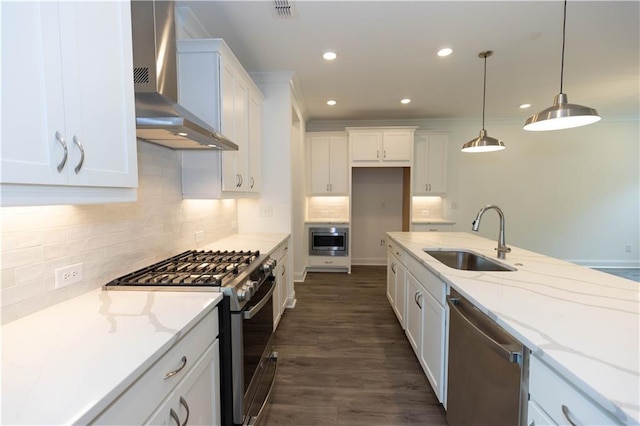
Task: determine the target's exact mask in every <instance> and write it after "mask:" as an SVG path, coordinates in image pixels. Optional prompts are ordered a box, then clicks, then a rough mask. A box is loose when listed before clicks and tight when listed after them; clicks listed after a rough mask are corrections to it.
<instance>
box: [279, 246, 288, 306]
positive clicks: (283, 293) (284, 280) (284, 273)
mask: <svg viewBox="0 0 640 426" xmlns="http://www.w3.org/2000/svg"><path fill="white" fill-rule="evenodd" d="M284 250H285V251H284V253H285V255H284V257H282V261H281V262H280V263H281V265H282V270H281V272H280V279H281V284H282V285H281V286H280V315H282V314H283V313H284V311H285V310H286V309H287V302H288V301H289V271H288V270H287V262H289V254H288V247H285V249H284Z"/></svg>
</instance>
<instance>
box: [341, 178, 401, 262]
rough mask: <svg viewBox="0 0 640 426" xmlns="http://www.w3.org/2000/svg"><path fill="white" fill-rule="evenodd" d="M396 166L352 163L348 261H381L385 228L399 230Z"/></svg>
mask: <svg viewBox="0 0 640 426" xmlns="http://www.w3.org/2000/svg"><path fill="white" fill-rule="evenodd" d="M402 175H403V170H402V168H399V167H378V168H374V167H354V168H352V180H351V195H352V202H351V206H352V207H351V234H350V238H351V264H353V265H385V264H386V263H387V246H386V244H384V243H381V240H386V238H387V235H386V234H385V233H386V232H389V231H402Z"/></svg>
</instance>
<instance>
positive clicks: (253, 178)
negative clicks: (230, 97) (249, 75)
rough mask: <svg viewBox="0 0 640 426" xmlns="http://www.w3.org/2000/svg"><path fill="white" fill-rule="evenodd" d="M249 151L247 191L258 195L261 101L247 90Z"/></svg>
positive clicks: (259, 182)
mask: <svg viewBox="0 0 640 426" xmlns="http://www.w3.org/2000/svg"><path fill="white" fill-rule="evenodd" d="M248 146H249V149H248V151H247V155H248V157H249V159H248V165H249V167H248V170H247V178H248V179H249V181H248V182H247V191H249V192H254V193H258V192H260V187H261V185H262V100H261V99H260V98H259V97H258V96H256V93H254V91H253V90H249V142H248Z"/></svg>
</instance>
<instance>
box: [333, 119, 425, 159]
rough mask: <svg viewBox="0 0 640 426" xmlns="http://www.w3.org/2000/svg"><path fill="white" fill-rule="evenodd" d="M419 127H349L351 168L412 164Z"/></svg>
mask: <svg viewBox="0 0 640 426" xmlns="http://www.w3.org/2000/svg"><path fill="white" fill-rule="evenodd" d="M415 129H417V127H408V126H407V127H378V128H376V127H347V128H346V130H347V131H348V132H349V147H350V150H351V166H352V167H411V162H412V161H413V137H414V132H415Z"/></svg>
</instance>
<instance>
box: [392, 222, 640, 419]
mask: <svg viewBox="0 0 640 426" xmlns="http://www.w3.org/2000/svg"><path fill="white" fill-rule="evenodd" d="M387 235H388V238H389V240H391V241H392V242H394V243H396V244H397V245H398V246H399V247H400V248H401V249H402V250H404V251H405V252H406V253H407V254H408V261H407V270H408V273H407V288H408V293H407V301H408V303H409V302H410V301H411V299H412V297H413V296H412V295H411V294H410V292H412V291H417V292H418V297H417V300H419V301H421V302H422V303H421V308H422V311H425V307H426V306H427V305H428V303H427V302H425V300H426V297H425V295H426V294H427V293H429V294H430V295H431V296H432V297H433V299H434V300H435V302H434V300H431V302H434V303H433V308H434V316H436V317H437V311H438V310H439V308H438V306H443V302H444V295H445V294H446V292H447V291H448V290H449V289H451V290H454V289H455V290H456V292H458V293H459V294H460V295H461V296H462V297H464V298H465V299H466V300H468V301H469V302H471V303H472V304H473V306H474V307H475V308H477V309H478V310H479V311H480V312H482V313H483V314H484V315H487V316H488V317H489V318H490V319H491V320H492V321H494V322H495V323H496V324H497V325H498V326H499V327H501V328H502V329H504V330H505V331H506V332H507V333H508V334H510V335H511V336H513V337H514V338H515V339H517V340H518V341H519V342H522V344H523V345H524V346H525V350H527V351H530V357H529V368H526V367H524V369H523V371H524V372H525V374H527V375H528V377H526V378H527V379H528V389H523V391H528V392H524V394H523V396H524V395H526V394H528V395H529V399H528V400H527V399H526V396H525V397H524V398H522V399H521V401H520V402H521V407H527V409H528V413H524V412H521V415H522V418H523V419H528V422H527V424H531V422H535V424H570V422H573V424H607V425H609V424H624V425H638V424H639V423H640V403H639V402H638V401H640V387H639V386H638V383H639V382H638V380H639V378H640V372H639V371H638V359H639V358H640V346H639V345H638V336H640V308H639V305H638V297H639V296H640V291H639V290H638V286H637V283H636V282H633V281H631V280H627V279H624V278H620V277H616V276H614V275H611V274H607V273H604V272H600V271H597V270H593V269H589V268H584V267H581V266H578V265H575V264H571V263H569V262H565V261H562V260H559V259H554V258H551V257H548V256H544V255H542V254H538V253H534V252H531V251H528V250H524V249H521V248H518V247H515V246H511V252H510V253H509V254H508V255H507V257H506V259H500V260H498V259H496V254H495V240H492V239H486V238H482V237H478V236H477V235H473V234H470V233H464V232H389V233H388V234H387ZM425 249H430V250H448V249H456V250H460V249H462V250H464V251H470V252H472V253H475V254H476V255H479V256H481V257H486V258H490V259H493V260H494V261H495V262H497V263H500V264H504V266H506V267H508V268H509V269H507V270H505V271H488V270H465V269H456V268H452V267H449V266H446V265H445V264H444V263H442V262H440V261H438V260H437V259H436V258H434V257H433V256H430V255H429V254H427V253H426V252H425ZM420 271H422V273H423V276H420V275H415V274H416V273H418V274H420ZM411 277H414V278H415V280H414V279H413V278H411ZM443 286H444V287H443ZM409 288H411V290H409ZM414 294H415V293H414ZM409 305H410V303H409ZM446 311H448V310H447V309H446V308H445V312H446ZM541 312H544V315H541V314H540V313H541ZM422 315H423V317H426V316H427V315H426V314H425V313H424V312H423V313H422ZM407 318H408V319H407V329H409V328H410V326H409V324H410V323H411V320H410V318H411V313H410V310H409V306H407ZM558 319H562V320H561V321H559V320H558ZM435 322H436V321H430V323H431V324H434V323H435ZM446 324H447V321H446V318H445V326H446V328H448V326H447V325H446ZM414 328H415V327H414ZM446 328H445V329H446ZM424 330H425V329H424V328H423V329H422V330H420V331H421V332H423V331H424ZM436 333H437V332H436ZM416 334H417V333H416V332H415V331H414V332H412V336H415V335H416ZM443 337H444V339H443V340H442V342H443V343H442V345H443V346H444V345H445V344H446V343H445V342H446V341H447V336H446V334H445V335H444V336H443ZM414 339H415V337H414ZM426 339H427V337H426V335H422V342H421V343H418V342H416V343H417V344H416V346H417V345H418V344H422V345H423V348H424V347H425V343H424V342H425V341H426ZM444 355H445V357H444V358H443V360H445V362H444V363H445V364H446V355H447V353H446V351H445V353H444ZM429 357H430V355H429V354H428V353H424V352H423V353H421V364H423V363H424V365H430V364H431V362H430V361H429ZM434 359H435V358H434ZM436 363H437V361H436ZM424 365H423V366H424ZM427 376H428V377H429V374H428V373H427ZM432 384H433V383H432ZM444 387H445V388H446V387H447V386H446V376H445V386H444ZM445 402H446V401H445ZM445 408H446V407H445Z"/></svg>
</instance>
